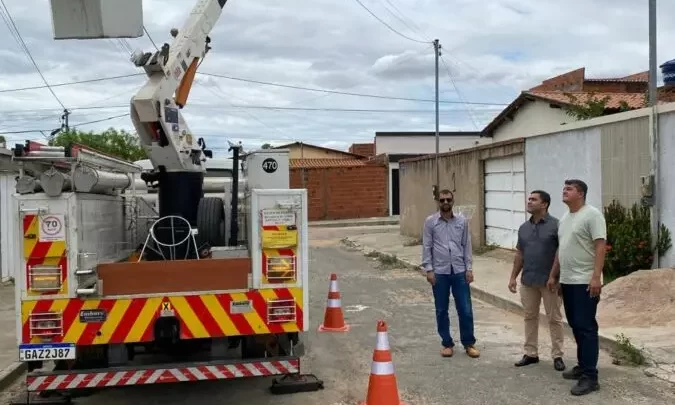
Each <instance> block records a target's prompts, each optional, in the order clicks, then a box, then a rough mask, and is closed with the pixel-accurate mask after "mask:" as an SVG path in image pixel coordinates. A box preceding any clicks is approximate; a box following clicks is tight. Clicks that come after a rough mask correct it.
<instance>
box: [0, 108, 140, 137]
mask: <svg viewBox="0 0 675 405" xmlns="http://www.w3.org/2000/svg"><path fill="white" fill-rule="evenodd" d="M128 115H130V114H129V113H126V114H120V115H115V116H112V117H108V118H102V119H99V120H93V121H87V122H82V123H79V124H75V125H72V126H71V128H77V127H81V126H83V125H89V124H96V123H99V122H104V121H110V120H114V119H116V118H122V117H126V116H128ZM52 130H54V128H49V129H30V130H23V131H6V132H0V135H7V134H28V133H33V132H48V131H52Z"/></svg>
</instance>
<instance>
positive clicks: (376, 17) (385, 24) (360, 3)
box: [355, 0, 429, 44]
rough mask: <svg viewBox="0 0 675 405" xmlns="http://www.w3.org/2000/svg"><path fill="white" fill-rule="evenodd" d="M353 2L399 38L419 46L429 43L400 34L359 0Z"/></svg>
mask: <svg viewBox="0 0 675 405" xmlns="http://www.w3.org/2000/svg"><path fill="white" fill-rule="evenodd" d="M355 1H356V2H357V3H359V5H361V7H363V8H364V9H365V10H366V11H367V12H368V13H369V14H370V15H372V16H373V17H375V19H376V20H377V21H379V22H380V23H382V24H383V25H384V26H385V27H387V28H389V30H391V31H392V32H393V33H395V34H398V35H399V36H401V37H403V38H405V39H407V40H409V41H413V42H417V43H420V44H428V43H429V41H420V40H418V39H414V38H410V37H409V36H407V35H405V34H402V33H401V32H399V31H397V30H396V29H394V28H393V27H392V26H391V25H389V24H387V23H386V22H384V20H382V19H381V18H380V17H378V16H377V15H376V14H375V13H373V12H372V11H370V9H369V8H368V7H366V6H365V5H364V4H363V3H362V2H361V0H355Z"/></svg>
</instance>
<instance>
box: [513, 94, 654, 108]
mask: <svg viewBox="0 0 675 405" xmlns="http://www.w3.org/2000/svg"><path fill="white" fill-rule="evenodd" d="M526 93H527V94H530V95H532V96H535V97H539V98H542V99H545V100H549V101H553V102H556V103H563V104H574V100H575V99H576V101H577V103H585V102H587V101H588V100H590V99H591V97H592V98H593V99H595V100H600V99H603V98H605V97H609V100H608V102H607V108H610V109H618V108H621V106H622V104H623V102H625V103H626V104H628V107H629V108H642V107H644V106H645V95H644V94H642V93H587V92H570V93H567V92H562V91H528V92H526ZM571 97H574V98H571Z"/></svg>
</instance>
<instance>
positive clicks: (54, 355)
mask: <svg viewBox="0 0 675 405" xmlns="http://www.w3.org/2000/svg"><path fill="white" fill-rule="evenodd" d="M40 360H42V361H50V360H75V345H74V344H71V343H47V344H31V345H20V346H19V361H40Z"/></svg>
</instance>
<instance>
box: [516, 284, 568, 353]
mask: <svg viewBox="0 0 675 405" xmlns="http://www.w3.org/2000/svg"><path fill="white" fill-rule="evenodd" d="M520 300H521V302H522V303H523V309H524V310H525V345H524V349H525V354H526V355H528V356H532V357H537V356H538V355H539V354H538V346H539V343H538V342H539V308H540V306H541V301H542V300H543V301H544V309H545V310H546V315H547V316H548V328H549V331H550V333H551V346H552V347H551V357H552V358H556V357H562V356H563V322H562V312H561V307H562V298H561V297H560V296H558V294H555V293H552V292H551V291H549V290H548V288H546V287H544V286H542V287H530V286H526V285H522V284H521V286H520Z"/></svg>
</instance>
